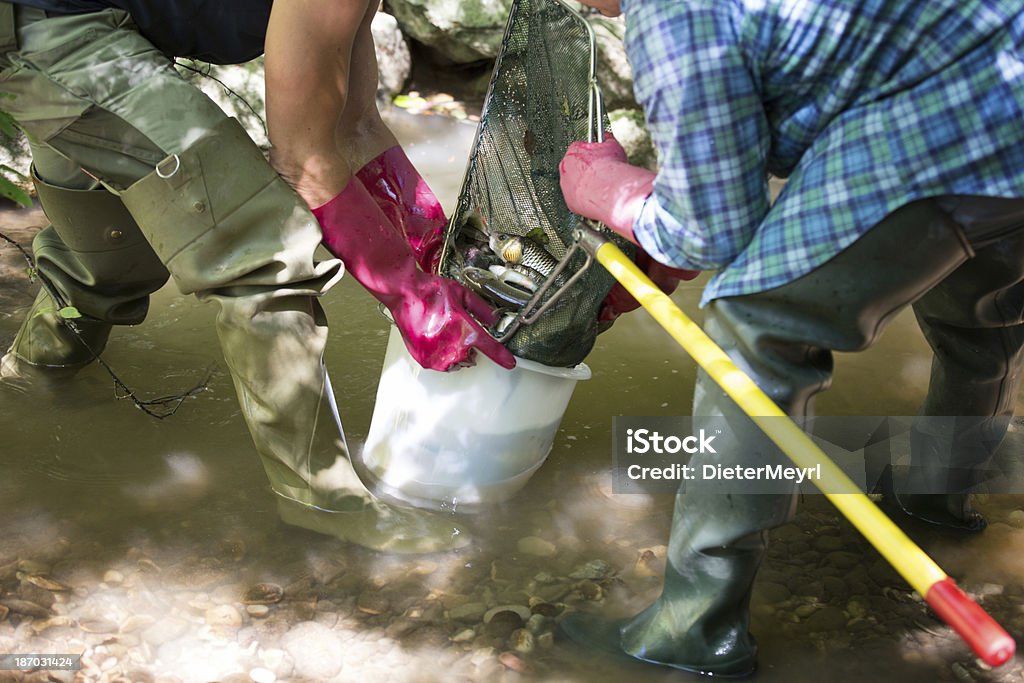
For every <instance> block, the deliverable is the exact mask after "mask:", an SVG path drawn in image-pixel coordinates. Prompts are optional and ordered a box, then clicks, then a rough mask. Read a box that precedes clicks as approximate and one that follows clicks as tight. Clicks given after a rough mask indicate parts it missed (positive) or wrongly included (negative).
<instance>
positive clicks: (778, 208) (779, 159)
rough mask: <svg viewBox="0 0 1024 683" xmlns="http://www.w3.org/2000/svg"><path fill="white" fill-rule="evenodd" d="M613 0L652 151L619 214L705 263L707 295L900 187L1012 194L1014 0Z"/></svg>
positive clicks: (659, 253) (805, 246) (897, 194)
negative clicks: (773, 187) (636, 211)
mask: <svg viewBox="0 0 1024 683" xmlns="http://www.w3.org/2000/svg"><path fill="white" fill-rule="evenodd" d="M622 8H623V11H624V12H625V14H626V22H627V23H626V27H627V28H626V49H627V52H628V55H629V59H630V62H631V63H632V66H633V71H634V87H635V90H636V95H637V99H638V100H639V102H640V103H641V104H642V105H643V107H644V109H645V114H646V117H647V123H648V127H649V129H650V132H651V134H652V136H653V138H654V141H655V145H656V146H657V149H658V153H659V159H660V164H661V168H660V171H659V173H658V176H657V178H656V180H655V184H654V192H653V194H652V195H651V198H650V199H648V200H647V202H646V203H645V205H644V207H643V210H642V211H641V213H640V215H639V217H638V218H637V220H636V223H635V224H634V226H633V227H634V231H635V233H636V236H637V239H638V240H639V241H640V244H641V245H643V247H644V248H645V249H646V250H647V251H648V252H649V253H650V254H651V255H652V256H654V257H655V258H656V259H658V260H659V261H663V262H665V263H669V264H671V265H674V266H677V267H680V268H694V269H700V270H718V271H719V272H718V273H717V274H716V275H715V277H714V278H713V279H712V280H711V282H710V283H709V284H708V286H707V288H706V290H705V292H704V303H706V302H707V301H709V300H711V299H714V298H717V297H722V296H731V295H737V294H745V293H751V292H758V291H763V290H766V289H770V288H772V287H777V286H779V285H782V284H785V283H787V282H790V281H792V280H795V279H796V278H798V277H800V276H801V275H804V274H806V273H808V272H809V271H811V270H813V269H814V268H815V267H817V266H819V265H821V264H822V263H824V262H825V261H827V260H828V259H830V258H831V257H833V256H835V255H836V254H837V253H839V252H840V251H841V250H843V249H844V248H846V247H847V246H848V245H849V244H851V243H852V242H853V241H854V240H856V239H857V238H858V237H860V236H861V235H862V234H864V233H865V232H866V231H867V230H868V229H869V228H871V227H872V226H873V225H875V224H876V223H878V222H879V221H880V220H881V219H882V218H884V217H885V216H886V215H888V214H889V213H891V212H892V211H894V210H895V209H897V208H899V207H900V206H902V205H903V204H906V203H907V202H910V201H912V200H915V199H920V198H924V197H928V196H934V195H941V194H973V195H986V196H1002V197H1021V196H1024V2H1022V0H819V1H815V2H812V1H810V0H623V1H622ZM769 173H771V174H773V175H775V176H778V177H788V182H787V183H786V186H785V187H784V189H783V191H782V193H781V194H780V195H779V197H778V199H777V200H776V202H775V204H774V205H771V204H770V202H769V194H768V183H767V176H768V174H769ZM907 248H908V249H913V248H914V245H912V244H908V245H907Z"/></svg>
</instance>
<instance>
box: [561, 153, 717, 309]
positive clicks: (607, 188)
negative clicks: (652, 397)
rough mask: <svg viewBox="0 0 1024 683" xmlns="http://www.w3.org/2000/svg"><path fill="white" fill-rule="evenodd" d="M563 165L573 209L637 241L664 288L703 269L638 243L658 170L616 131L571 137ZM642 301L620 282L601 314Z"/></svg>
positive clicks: (645, 264)
mask: <svg viewBox="0 0 1024 683" xmlns="http://www.w3.org/2000/svg"><path fill="white" fill-rule="evenodd" d="M558 170H559V171H560V172H561V186H562V194H563V195H564V196H565V203H566V205H568V207H569V209H570V210H571V211H573V212H575V213H578V214H579V215H581V216H586V217H587V218H593V219H595V220H598V221H601V222H602V223H604V224H605V225H607V226H608V227H609V228H611V229H612V230H614V231H615V232H616V233H618V234H620V235H622V236H623V237H625V238H626V239H628V240H629V241H630V242H633V243H634V244H637V248H638V251H637V256H636V265H637V267H639V268H640V270H642V271H644V273H646V275H647V277H649V278H651V280H652V281H653V282H654V284H656V285H658V287H659V288H660V289H661V290H662V291H663V292H665V293H666V294H671V293H672V292H674V291H675V289H676V287H677V286H678V285H679V281H680V280H692V279H693V278H695V277H697V276H698V275H700V272H699V271H696V270H681V269H679V268H672V267H670V266H666V265H663V264H661V263H658V262H657V261H655V260H654V259H653V258H651V257H650V255H649V254H648V253H647V252H646V251H644V250H643V248H642V247H640V246H639V244H638V243H637V241H636V236H635V235H634V234H633V222H634V221H635V220H636V217H637V215H638V214H639V213H640V209H641V208H643V205H644V201H646V200H647V197H649V196H650V194H651V191H652V190H653V188H654V176H655V174H654V173H652V172H651V171H648V170H647V169H645V168H640V167H638V166H633V165H632V164H630V163H629V162H628V161H627V160H626V152H625V150H623V149H622V145H620V144H619V143H618V141H617V140H616V139H615V138H614V137H612V136H611V135H606V136H605V140H604V142H574V143H572V144H571V145H569V149H568V150H567V151H566V153H565V157H564V158H563V159H562V163H561V164H559V167H558ZM639 307H640V303H639V302H638V301H637V300H636V299H634V298H633V296H632V295H631V294H630V293H629V292H627V291H626V288H625V287H623V286H622V285H621V284H618V283H616V284H615V286H614V287H612V289H611V291H610V292H609V293H608V296H607V297H605V300H604V302H603V303H602V305H601V311H600V313H599V314H598V320H599V321H600V322H611V321H613V320H615V319H616V318H618V317H619V316H620V315H622V314H623V313H628V312H629V311H632V310H635V309H637V308H639Z"/></svg>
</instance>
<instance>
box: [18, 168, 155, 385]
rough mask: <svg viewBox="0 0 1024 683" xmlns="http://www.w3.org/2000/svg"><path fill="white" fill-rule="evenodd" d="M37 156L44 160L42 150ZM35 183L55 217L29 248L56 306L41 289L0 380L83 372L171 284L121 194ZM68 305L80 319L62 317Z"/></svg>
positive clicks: (35, 177) (50, 215) (36, 180)
mask: <svg viewBox="0 0 1024 683" xmlns="http://www.w3.org/2000/svg"><path fill="white" fill-rule="evenodd" d="M35 156H37V158H39V159H45V158H46V155H45V153H41V151H40V150H37V151H36V155H35ZM81 175H83V177H85V176H84V174H81ZM32 179H33V182H34V183H35V186H36V192H37V193H38V195H39V200H40V202H41V203H42V205H43V210H44V211H45V212H46V215H47V217H48V218H49V219H50V225H49V226H48V227H46V228H44V229H43V230H41V231H40V232H39V233H38V234H37V235H36V237H35V239H34V240H33V243H32V248H33V252H34V254H35V261H36V266H37V268H38V269H39V272H40V274H41V276H42V277H43V278H45V281H46V282H47V283H49V285H50V286H51V287H52V288H53V289H52V292H53V294H55V295H56V296H57V298H58V301H56V302H55V301H54V300H53V298H52V297H51V296H50V293H48V291H47V289H46V288H45V287H44V288H43V289H41V290H40V292H39V294H38V296H37V297H36V300H35V303H34V304H33V305H32V309H31V310H30V311H29V314H28V316H26V318H25V321H24V322H23V323H22V325H21V328H20V329H19V330H18V334H17V336H16V337H15V339H14V343H13V344H12V345H11V349H10V351H9V353H8V354H7V356H5V357H4V359H3V362H2V366H3V367H2V369H0V374H3V376H13V375H22V374H24V373H25V371H26V367H25V366H33V367H38V368H47V369H49V370H51V371H54V370H63V371H64V373H67V372H73V371H75V370H77V369H79V368H80V367H82V366H83V365H85V364H87V363H89V362H90V361H92V360H93V359H94V358H95V357H96V355H98V354H99V353H100V352H101V351H103V348H104V346H105V345H106V343H107V338H108V337H109V336H110V330H111V327H112V326H113V325H136V324H138V323H141V322H142V321H143V319H144V318H145V317H146V312H147V310H148V308H149V295H150V294H151V293H152V292H155V291H156V290H157V289H159V288H160V287H161V286H163V284H164V283H165V282H166V281H167V270H166V269H165V268H164V266H163V264H162V263H160V260H159V259H158V258H157V256H156V254H154V253H153V250H152V249H151V248H150V246H149V244H148V243H147V242H146V239H145V237H143V235H142V233H141V232H140V231H139V228H138V226H137V225H136V224H135V220H134V219H133V218H132V216H131V214H130V213H128V210H127V209H125V207H124V205H123V204H122V203H121V200H120V199H119V198H118V197H117V196H116V195H114V194H112V193H110V192H108V191H107V190H105V189H102V188H99V189H70V188H65V187H58V186H56V185H53V184H50V183H47V182H46V181H44V180H43V179H42V178H40V176H39V174H38V173H37V172H36V169H35V168H33V171H32ZM65 306H74V307H75V308H77V309H78V311H79V312H80V313H81V314H82V317H80V318H76V319H74V320H70V321H69V320H65V319H64V318H62V317H61V316H60V314H59V313H58V311H59V310H60V309H61V308H63V307H65Z"/></svg>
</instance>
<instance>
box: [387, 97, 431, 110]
mask: <svg viewBox="0 0 1024 683" xmlns="http://www.w3.org/2000/svg"><path fill="white" fill-rule="evenodd" d="M392 102H393V103H394V105H395V106H396V107H399V108H400V109H422V108H423V107H426V106H427V104H428V102H427V101H426V100H425V99H423V98H422V97H413V96H411V95H396V96H395V99H394V100H392Z"/></svg>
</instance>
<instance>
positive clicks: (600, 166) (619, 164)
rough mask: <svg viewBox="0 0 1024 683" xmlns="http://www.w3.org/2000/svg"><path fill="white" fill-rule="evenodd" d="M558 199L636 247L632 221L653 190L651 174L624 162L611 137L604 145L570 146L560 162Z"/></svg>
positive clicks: (618, 148) (581, 144)
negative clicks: (560, 198)
mask: <svg viewBox="0 0 1024 683" xmlns="http://www.w3.org/2000/svg"><path fill="white" fill-rule="evenodd" d="M558 170H559V171H560V172H561V187H562V195H563V196H564V197H565V203H566V205H567V206H568V207H569V209H570V210H571V211H573V212H574V213H578V214H579V215H581V216H585V217H587V218H593V219H595V220H598V221H601V222H602V223H604V224H605V225H607V226H608V227H609V228H611V229H612V230H614V231H615V232H617V233H618V234H620V235H622V236H623V237H625V238H626V239H628V240H629V241H630V242H633V243H634V244H635V243H636V237H635V236H634V235H633V221H635V220H636V217H637V216H638V215H639V214H640V209H641V208H643V205H644V201H645V200H646V199H647V197H648V196H649V195H650V194H651V190H652V189H653V187H654V175H655V174H654V173H652V172H651V171H648V170H647V169H645V168H640V167H639V166H633V165H632V164H630V163H629V162H628V161H626V152H625V151H624V150H623V149H622V145H620V144H619V143H618V141H617V140H616V139H615V138H613V137H612V136H611V135H608V136H606V137H605V140H604V142H574V143H572V144H571V145H569V149H568V150H567V151H566V153H565V157H563V158H562V163H561V164H559V166H558Z"/></svg>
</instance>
